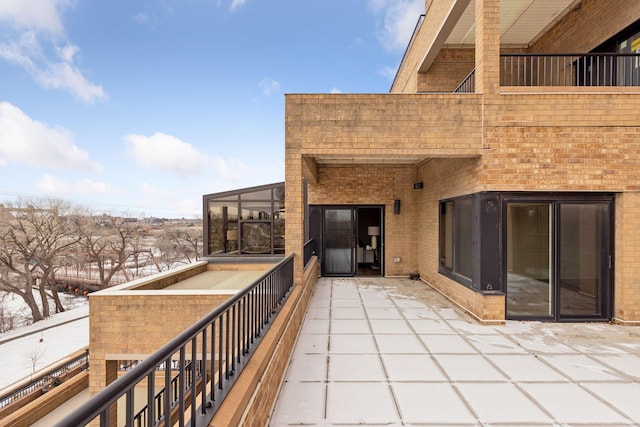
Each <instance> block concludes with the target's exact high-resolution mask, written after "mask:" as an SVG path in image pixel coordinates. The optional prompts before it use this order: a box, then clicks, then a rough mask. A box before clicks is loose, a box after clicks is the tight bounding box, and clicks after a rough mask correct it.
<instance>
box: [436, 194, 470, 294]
mask: <svg viewBox="0 0 640 427" xmlns="http://www.w3.org/2000/svg"><path fill="white" fill-rule="evenodd" d="M439 246H440V271H441V272H444V273H447V274H449V275H453V276H454V278H456V279H458V280H461V281H463V282H465V283H467V282H470V281H471V280H472V279H473V198H472V197H471V196H467V197H460V198H457V199H453V200H446V201H442V202H440V245H439Z"/></svg>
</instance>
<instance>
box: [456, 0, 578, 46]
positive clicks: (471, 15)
mask: <svg viewBox="0 0 640 427" xmlns="http://www.w3.org/2000/svg"><path fill="white" fill-rule="evenodd" d="M580 1H581V0H502V1H501V2H500V35H501V41H500V42H501V44H502V45H514V46H528V45H530V44H531V43H532V42H533V41H535V40H536V39H537V38H538V36H539V35H541V34H543V33H544V31H546V30H547V29H548V28H549V27H550V26H551V25H553V24H555V23H556V22H557V21H558V20H560V18H562V17H563V16H564V15H565V14H566V13H567V12H569V11H570V10H571V9H572V8H573V7H574V6H575V5H576V4H578V3H579V2H580ZM475 4H476V2H475V0H471V1H470V2H469V5H468V6H467V9H466V10H465V11H464V13H463V14H462V17H461V18H460V20H459V21H458V23H457V24H456V26H455V27H454V28H453V31H452V32H451V34H450V35H449V37H448V39H447V41H446V43H445V44H448V45H473V44H474V43H475V7H476V6H475Z"/></svg>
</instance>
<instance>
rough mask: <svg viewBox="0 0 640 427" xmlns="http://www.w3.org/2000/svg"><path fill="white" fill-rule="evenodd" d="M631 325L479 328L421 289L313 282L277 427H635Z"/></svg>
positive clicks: (637, 374) (638, 356)
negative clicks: (373, 426)
mask: <svg viewBox="0 0 640 427" xmlns="http://www.w3.org/2000/svg"><path fill="white" fill-rule="evenodd" d="M639 396H640V327H630V326H619V325H612V324H605V323H580V324H558V323H540V322H514V321H508V322H506V324H504V325H481V324H479V323H478V322H476V321H475V320H474V319H473V318H471V317H470V316H468V315H467V314H465V313H464V312H463V311H462V310H460V309H459V308H457V307H456V306H454V305H452V304H451V303H450V302H449V301H448V300H447V299H445V298H444V297H442V296H441V295H440V294H439V293H437V292H436V291H434V290H433V289H432V288H431V287H429V286H428V285H426V284H425V283H423V282H421V281H411V280H408V279H395V278H371V277H369V278H333V279H332V278H321V279H319V280H318V282H317V284H316V285H315V288H314V290H313V295H312V298H311V301H310V304H309V308H308V311H307V314H306V317H305V321H304V324H303V326H302V330H301V332H300V336H299V337H298V342H297V345H296V347H295V349H294V353H293V355H292V358H291V361H290V364H289V367H288V371H287V373H286V376H285V379H284V383H283V385H282V389H281V391H280V396H279V398H278V401H277V403H276V405H275V408H274V411H273V413H272V417H271V422H270V425H271V426H274V427H275V426H283V425H325V426H337V425H377V426H379V425H391V426H400V425H421V426H425V425H426V426H440V425H447V426H495V425H500V426H509V425H527V426H566V425H572V426H573V425H580V426H603V425H606V426H640V406H639V405H638V399H639Z"/></svg>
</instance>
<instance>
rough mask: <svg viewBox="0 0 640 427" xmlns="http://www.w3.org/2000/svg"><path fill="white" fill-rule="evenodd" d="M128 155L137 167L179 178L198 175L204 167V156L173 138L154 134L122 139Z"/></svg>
mask: <svg viewBox="0 0 640 427" xmlns="http://www.w3.org/2000/svg"><path fill="white" fill-rule="evenodd" d="M124 141H125V143H126V145H127V150H128V152H129V154H130V155H131V156H132V157H133V159H134V161H135V162H136V163H138V164H139V165H142V166H144V167H148V168H151V169H159V170H165V171H168V172H172V173H174V174H176V175H178V176H180V177H183V178H186V177H187V176H189V175H198V174H200V173H201V172H202V170H203V168H204V167H205V166H206V163H207V160H206V156H205V155H204V154H203V153H201V152H199V151H198V150H196V149H195V148H194V147H193V146H192V145H191V144H189V143H187V142H184V141H182V140H180V139H178V138H176V137H175V136H171V135H167V134H164V133H160V132H156V133H154V134H153V135H151V136H144V135H137V134H129V135H126V136H125V137H124Z"/></svg>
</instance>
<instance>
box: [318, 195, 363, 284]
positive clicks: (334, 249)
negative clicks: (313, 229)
mask: <svg viewBox="0 0 640 427" xmlns="http://www.w3.org/2000/svg"><path fill="white" fill-rule="evenodd" d="M323 224H324V227H323V229H324V237H323V241H324V245H323V257H322V260H323V261H322V270H323V272H322V274H323V275H325V276H355V274H356V263H355V259H354V254H355V235H356V232H355V209H353V208H350V207H349V208H325V209H324V214H323Z"/></svg>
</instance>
